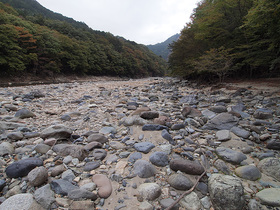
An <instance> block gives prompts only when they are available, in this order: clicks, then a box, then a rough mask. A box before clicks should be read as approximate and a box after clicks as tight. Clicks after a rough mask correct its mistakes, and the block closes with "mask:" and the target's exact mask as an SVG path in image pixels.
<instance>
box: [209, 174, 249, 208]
mask: <svg viewBox="0 0 280 210" xmlns="http://www.w3.org/2000/svg"><path fill="white" fill-rule="evenodd" d="M208 187H209V193H210V198H211V201H212V204H213V207H214V209H215V210H224V209H230V210H240V209H243V208H244V206H245V199H244V189H243V186H242V183H241V181H240V179H239V178H236V177H233V176H229V175H222V174H213V175H212V176H211V177H210V178H209V180H208Z"/></svg>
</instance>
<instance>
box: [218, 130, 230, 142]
mask: <svg viewBox="0 0 280 210" xmlns="http://www.w3.org/2000/svg"><path fill="white" fill-rule="evenodd" d="M216 137H217V140H218V141H227V140H230V139H231V135H230V131H229V130H219V131H217V132H216Z"/></svg>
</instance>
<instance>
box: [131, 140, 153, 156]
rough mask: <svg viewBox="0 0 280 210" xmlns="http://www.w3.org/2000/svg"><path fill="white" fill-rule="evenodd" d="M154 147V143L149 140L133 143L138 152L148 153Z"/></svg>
mask: <svg viewBox="0 0 280 210" xmlns="http://www.w3.org/2000/svg"><path fill="white" fill-rule="evenodd" d="M154 147H155V145H154V144H152V143H151V142H140V143H136V144H134V148H135V149H136V150H137V151H138V152H143V153H145V154H147V153H149V152H150V151H151V150H152V149H153V148H154Z"/></svg>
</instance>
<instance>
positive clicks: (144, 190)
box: [138, 183, 161, 201]
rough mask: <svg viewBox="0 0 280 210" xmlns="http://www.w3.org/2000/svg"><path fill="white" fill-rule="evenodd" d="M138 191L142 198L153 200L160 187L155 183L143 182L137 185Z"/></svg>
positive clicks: (159, 192) (159, 191) (158, 193)
mask: <svg viewBox="0 0 280 210" xmlns="http://www.w3.org/2000/svg"><path fill="white" fill-rule="evenodd" d="M138 192H139V195H140V196H141V197H142V198H143V199H144V200H149V201H153V200H155V199H157V198H158V197H159V196H160V195H161V188H160V186H159V185H158V184H156V183H144V184H141V185H140V186H139V187H138Z"/></svg>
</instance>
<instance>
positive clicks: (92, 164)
mask: <svg viewBox="0 0 280 210" xmlns="http://www.w3.org/2000/svg"><path fill="white" fill-rule="evenodd" d="M99 166H100V162H98V161H91V162H87V163H86V164H85V166H84V171H91V170H94V169H97V168H98V167H99Z"/></svg>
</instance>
